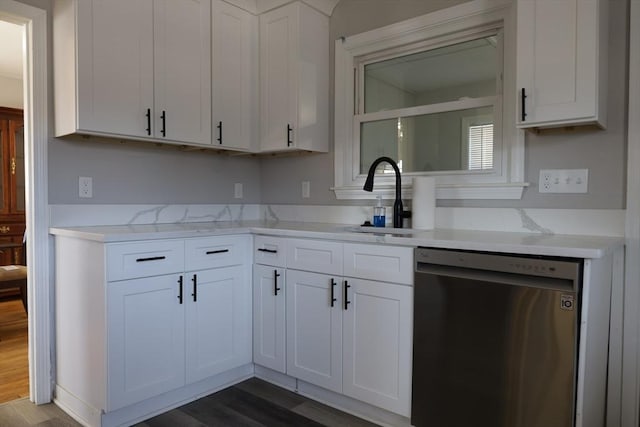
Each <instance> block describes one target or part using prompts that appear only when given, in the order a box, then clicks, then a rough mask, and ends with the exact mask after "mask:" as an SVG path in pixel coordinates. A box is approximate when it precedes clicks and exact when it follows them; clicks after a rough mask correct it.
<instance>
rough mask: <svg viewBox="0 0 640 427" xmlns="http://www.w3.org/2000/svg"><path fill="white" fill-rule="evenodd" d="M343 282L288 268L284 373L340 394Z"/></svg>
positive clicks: (323, 275)
mask: <svg viewBox="0 0 640 427" xmlns="http://www.w3.org/2000/svg"><path fill="white" fill-rule="evenodd" d="M342 289H343V281H342V280H341V279H340V278H334V277H332V276H330V275H326V274H318V273H309V272H306V271H298V270H287V375H291V376H293V377H296V378H300V379H301V380H304V381H308V382H310V383H313V384H316V385H318V386H320V387H324V388H327V389H329V390H333V391H335V392H337V393H342V312H343V307H342V304H341V302H342V301H343V299H342V298H341V292H342Z"/></svg>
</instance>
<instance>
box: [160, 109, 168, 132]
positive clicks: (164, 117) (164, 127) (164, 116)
mask: <svg viewBox="0 0 640 427" xmlns="http://www.w3.org/2000/svg"><path fill="white" fill-rule="evenodd" d="M160 118H161V119H162V130H161V131H160V133H162V136H167V112H166V111H165V110H162V115H161V116H160Z"/></svg>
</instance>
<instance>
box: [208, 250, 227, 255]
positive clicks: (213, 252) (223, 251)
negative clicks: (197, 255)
mask: <svg viewBox="0 0 640 427" xmlns="http://www.w3.org/2000/svg"><path fill="white" fill-rule="evenodd" d="M225 252H229V249H218V250H217V251H207V252H206V254H207V255H213V254H223V253H225Z"/></svg>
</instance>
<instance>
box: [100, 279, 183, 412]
mask: <svg viewBox="0 0 640 427" xmlns="http://www.w3.org/2000/svg"><path fill="white" fill-rule="evenodd" d="M179 277H180V276H179V275H175V274H173V275H167V276H159V277H147V278H143V279H132V280H124V281H121V282H114V283H109V285H108V287H107V306H108V312H107V325H108V328H107V330H108V337H107V342H108V356H107V371H108V378H109V387H108V390H109V391H108V404H107V410H111V411H113V410H116V409H119V408H122V407H124V406H127V405H130V404H132V403H135V402H139V401H141V400H144V399H147V398H149V397H152V396H155V395H157V394H160V393H164V392H166V391H169V390H173V389H175V388H178V387H180V386H182V385H184V383H185V371H184V366H185V352H184V345H185V317H184V305H181V304H179V302H178V300H177V297H178V280H179Z"/></svg>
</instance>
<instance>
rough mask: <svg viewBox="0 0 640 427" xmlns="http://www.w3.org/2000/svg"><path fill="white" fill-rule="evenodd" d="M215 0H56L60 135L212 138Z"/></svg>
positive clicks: (201, 140)
mask: <svg viewBox="0 0 640 427" xmlns="http://www.w3.org/2000/svg"><path fill="white" fill-rule="evenodd" d="M210 8H211V3H210V0H199V1H186V0H181V1H175V0H173V1H169V0H134V1H129V0H127V1H125V0H91V1H78V0H56V2H55V3H54V79H55V97H54V99H55V107H56V115H55V116H56V130H55V133H56V136H62V135H68V134H72V133H84V134H95V135H104V136H114V137H128V138H132V139H150V140H163V141H164V140H166V141H168V142H176V143H189V144H210V143H211V65H210V57H211V44H210V43H211V35H210V13H211V11H210Z"/></svg>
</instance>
